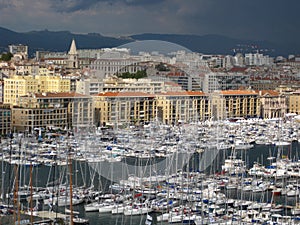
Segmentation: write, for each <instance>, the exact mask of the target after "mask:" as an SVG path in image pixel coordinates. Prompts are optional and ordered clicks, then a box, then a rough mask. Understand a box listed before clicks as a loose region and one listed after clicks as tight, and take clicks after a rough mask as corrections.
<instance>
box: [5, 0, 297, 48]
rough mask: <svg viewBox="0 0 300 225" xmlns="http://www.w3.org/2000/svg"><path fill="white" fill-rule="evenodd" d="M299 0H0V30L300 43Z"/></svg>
mask: <svg viewBox="0 0 300 225" xmlns="http://www.w3.org/2000/svg"><path fill="white" fill-rule="evenodd" d="M299 9H300V1H299V0H286V1H283V0H38V1H37V0H0V26H2V27H5V28H8V29H11V30H14V31H19V32H23V31H32V30H44V29H48V30H51V31H58V30H69V31H71V32H73V33H93V32H95V33H100V34H103V35H109V36H119V35H129V34H140V33H146V32H147V33H169V34H170V33H172V34H174V33H176V34H198V35H205V34H221V35H226V36H229V37H234V38H243V39H254V40H271V41H277V40H281V41H287V42H291V41H295V40H299V39H300V29H299V28H300V18H299V17H300V16H299V15H300V14H299Z"/></svg>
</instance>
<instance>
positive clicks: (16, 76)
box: [0, 39, 300, 136]
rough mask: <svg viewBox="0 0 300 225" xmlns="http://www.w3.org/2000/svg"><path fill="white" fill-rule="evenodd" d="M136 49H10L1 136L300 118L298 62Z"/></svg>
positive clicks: (257, 55) (3, 71)
mask: <svg viewBox="0 0 300 225" xmlns="http://www.w3.org/2000/svg"><path fill="white" fill-rule="evenodd" d="M153 44H154V45H156V44H157V46H162V45H164V44H166V43H165V42H161V43H160V42H159V41H156V42H155V43H153ZM138 45H139V46H142V47H143V46H147V45H149V42H147V41H140V42H138ZM133 47H134V44H133V45H131V46H130V47H126V45H124V46H121V47H118V48H101V49H78V48H77V46H76V40H75V39H73V40H72V42H71V43H70V46H69V51H68V52H50V51H37V52H36V53H35V57H34V58H32V57H29V54H28V51H29V48H30V46H26V45H23V44H12V45H9V46H8V52H3V53H2V55H1V61H0V75H1V86H0V99H1V102H2V103H1V107H0V134H1V135H3V136H5V135H8V134H10V133H12V132H28V133H32V132H34V131H35V130H39V129H45V130H46V129H48V130H49V129H50V130H56V129H62V130H66V129H72V130H85V129H93V128H96V127H100V126H111V127H116V126H123V127H124V126H141V125H145V124H148V123H151V122H160V123H162V124H168V125H172V124H173V125H175V124H180V123H192V122H193V123H197V122H201V121H207V120H225V119H234V118H245V119H247V118H268V119H270V118H284V117H285V116H286V115H297V114H299V112H300V91H299V86H300V56H298V55H289V56H288V57H286V58H285V57H282V56H278V57H271V56H269V55H267V53H268V52H270V51H272V50H266V51H264V52H262V51H259V50H257V52H253V51H249V53H245V54H244V53H241V52H240V51H239V52H238V49H237V50H234V51H233V55H221V54H220V55H218V54H201V53H197V52H191V51H187V50H186V49H185V48H183V47H182V48H181V47H180V46H177V45H176V46H175V45H172V43H169V46H166V47H168V52H166V50H165V51H164V52H163V49H162V48H160V49H158V50H157V51H153V50H152V49H151V50H149V48H148V49H147V48H145V49H141V50H140V51H139V52H135V51H133ZM152 47H153V46H152ZM154 47H155V46H154ZM240 47H241V48H242V47H243V48H244V47H245V46H240ZM246 47H247V46H246ZM250 47H251V46H250ZM254 47H255V46H254ZM166 49H167V48H166ZM244 49H245V48H244ZM162 52H163V53H162Z"/></svg>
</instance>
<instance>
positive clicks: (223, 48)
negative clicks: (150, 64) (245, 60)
mask: <svg viewBox="0 0 300 225" xmlns="http://www.w3.org/2000/svg"><path fill="white" fill-rule="evenodd" d="M73 38H74V39H75V40H76V45H77V48H78V49H95V48H111V47H118V46H120V45H123V44H126V43H129V42H132V41H141V40H162V41H168V42H173V43H175V44H179V45H182V46H184V47H186V48H188V49H190V50H191V51H193V52H199V53H203V54H224V55H225V54H231V55H233V54H235V53H236V52H237V51H236V49H239V50H240V51H241V53H247V51H248V52H251V51H252V52H255V51H257V52H259V51H261V50H262V49H263V50H264V51H262V52H261V53H263V54H266V55H272V56H275V55H287V54H293V53H294V54H295V53H296V52H300V50H299V49H296V48H295V47H293V48H291V46H284V45H282V44H278V43H272V42H269V41H266V40H264V41H253V40H242V39H238V38H231V37H226V36H223V35H219V34H206V35H195V34H155V33H143V34H135V35H129V36H122V37H119V38H116V37H109V36H103V35H101V34H99V33H95V32H91V33H87V34H76V33H72V32H70V31H65V30H64V31H49V30H47V29H45V30H40V31H28V32H16V31H12V30H10V29H7V28H4V27H0V51H5V50H7V46H8V45H10V44H25V45H28V47H29V51H30V52H29V54H31V55H32V54H34V53H35V51H37V50H45V51H60V52H64V51H68V49H69V47H70V43H71V41H72V39H73ZM253 46H254V47H255V48H254V47H253ZM298 48H299V47H298Z"/></svg>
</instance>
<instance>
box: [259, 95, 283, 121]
mask: <svg viewBox="0 0 300 225" xmlns="http://www.w3.org/2000/svg"><path fill="white" fill-rule="evenodd" d="M257 93H258V94H259V99H260V117H261V118H264V119H271V118H283V117H284V116H285V114H286V113H287V107H288V105H287V100H288V99H287V97H286V95H284V94H282V93H280V92H277V91H271V90H262V91H257Z"/></svg>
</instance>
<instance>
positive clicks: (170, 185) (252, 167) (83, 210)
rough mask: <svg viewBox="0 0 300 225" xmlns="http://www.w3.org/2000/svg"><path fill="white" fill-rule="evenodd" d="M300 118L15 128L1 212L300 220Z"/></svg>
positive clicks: (142, 219) (155, 219) (151, 220)
mask: <svg viewBox="0 0 300 225" xmlns="http://www.w3.org/2000/svg"><path fill="white" fill-rule="evenodd" d="M299 126H300V124H299V122H298V121H297V119H296V118H294V117H287V118H283V119H272V120H261V119H248V120H245V119H243V120H238V121H228V120H227V121H207V122H203V123H190V124H177V125H173V126H167V125H161V124H159V123H149V124H146V125H143V126H140V127H135V126H123V127H101V128H97V129H93V130H90V131H88V132H87V131H84V130H78V131H77V132H68V131H59V130H56V131H54V130H51V131H50V130H49V131H41V130H37V131H36V133H34V134H30V135H28V134H23V133H22V134H13V135H11V136H10V137H7V138H3V139H2V140H1V145H2V152H1V157H0V158H1V159H2V163H1V165H2V173H1V174H2V177H1V198H2V207H1V219H4V218H6V217H8V216H9V215H11V216H12V217H13V218H14V219H15V221H17V218H21V215H29V217H30V218H29V219H28V218H27V219H23V222H24V223H25V224H31V222H32V221H31V220H32V219H33V217H37V218H40V221H48V220H49V224H51V223H54V224H55V223H57V224H58V221H60V220H61V219H62V220H63V221H64V222H65V223H66V224H67V223H69V222H70V218H72V220H73V224H88V223H89V224H145V223H146V224H147V223H148V224H168V223H179V224H264V223H268V224H272V223H273V224H275V223H280V224H298V223H299V222H298V221H300V216H299V215H300V207H299V204H298V202H299V194H300V192H299V191H300V189H299V185H298V183H299V177H300V170H299V165H300V161H299V158H298V157H299V156H298V147H299V144H298V141H299V139H300V131H299ZM71 196H72V197H71ZM19 220H20V221H21V219H19ZM45 223H46V222H45ZM16 224H17V223H16Z"/></svg>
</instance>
